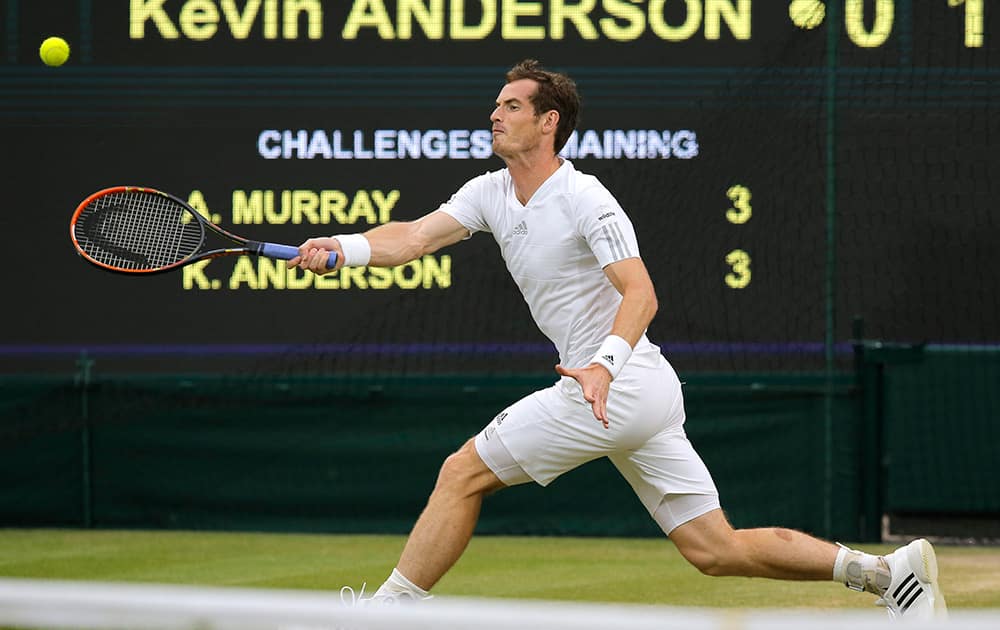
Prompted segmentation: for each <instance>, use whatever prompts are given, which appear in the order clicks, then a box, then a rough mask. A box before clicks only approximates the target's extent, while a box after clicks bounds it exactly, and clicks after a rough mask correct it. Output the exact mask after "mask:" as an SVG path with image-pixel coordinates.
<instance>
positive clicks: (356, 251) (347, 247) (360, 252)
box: [333, 234, 372, 267]
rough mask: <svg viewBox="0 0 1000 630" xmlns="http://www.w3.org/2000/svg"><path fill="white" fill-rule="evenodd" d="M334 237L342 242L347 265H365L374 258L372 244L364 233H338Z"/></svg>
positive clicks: (341, 246)
mask: <svg viewBox="0 0 1000 630" xmlns="http://www.w3.org/2000/svg"><path fill="white" fill-rule="evenodd" d="M333 238H335V239H337V241H339V242H340V249H341V251H342V252H344V266H345V267H364V266H365V265H367V264H368V261H369V260H371V259H372V246H371V243H369V242H368V239H367V238H365V236H364V234H336V235H334V237H333Z"/></svg>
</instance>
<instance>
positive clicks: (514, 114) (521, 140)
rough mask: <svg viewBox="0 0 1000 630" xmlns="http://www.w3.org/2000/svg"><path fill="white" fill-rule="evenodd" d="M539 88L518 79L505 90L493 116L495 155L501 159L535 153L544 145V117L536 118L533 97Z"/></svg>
mask: <svg viewBox="0 0 1000 630" xmlns="http://www.w3.org/2000/svg"><path fill="white" fill-rule="evenodd" d="M537 89H538V84H537V83H536V82H535V81H533V80H531V79H518V80H517V81H511V82H510V83H508V84H507V85H505V86H503V89H502V90H500V95H499V96H497V106H496V109H494V110H493V114H492V115H490V121H491V122H492V123H493V152H494V153H496V154H497V155H498V156H500V157H502V158H511V157H514V156H516V155H518V154H522V153H526V152H528V151H531V150H533V149H536V148H537V147H538V145H539V144H540V143H541V141H542V136H543V134H542V124H543V118H544V117H542V116H537V115H536V114H535V107H534V105H532V104H531V95H532V94H534V93H535V90H537Z"/></svg>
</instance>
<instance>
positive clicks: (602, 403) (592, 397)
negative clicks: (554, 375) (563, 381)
mask: <svg viewBox="0 0 1000 630" xmlns="http://www.w3.org/2000/svg"><path fill="white" fill-rule="evenodd" d="M556 372H558V373H559V374H560V375H561V376H568V377H570V378H573V379H576V382H577V383H579V384H580V387H582V388H583V399H584V400H586V401H587V402H589V403H590V406H591V408H592V409H593V410H594V417H595V418H597V419H598V420H600V421H601V424H603V425H604V428H605V429H607V428H608V391H609V390H610V389H611V373H610V372H608V370H607V368H605V367H604V366H603V365H600V364H598V363H591V364H590V365H588V366H587V367H585V368H572V369H567V368H564V367H563V366H561V365H557V366H556Z"/></svg>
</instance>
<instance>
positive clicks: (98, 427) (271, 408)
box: [0, 344, 1000, 540]
mask: <svg viewBox="0 0 1000 630" xmlns="http://www.w3.org/2000/svg"><path fill="white" fill-rule="evenodd" d="M858 352H859V354H858V356H859V370H858V372H857V373H856V374H855V373H843V374H837V375H835V376H833V377H832V378H828V377H827V376H825V375H802V374H797V375H775V374H769V375H766V376H764V375H761V376H755V375H746V374H745V375H727V376H710V375H693V376H690V377H686V378H685V380H686V386H685V388H686V389H685V392H686V401H687V412H688V422H687V430H688V433H689V435H690V437H691V440H692V442H693V443H694V444H695V446H696V448H697V449H698V450H699V451H700V452H701V454H702V456H703V457H704V459H705V460H706V462H707V463H708V465H709V468H710V469H711V470H712V472H713V475H714V477H715V480H716V483H717V485H718V487H719V490H720V493H721V497H722V501H723V506H724V507H725V508H726V510H727V512H728V514H729V516H730V518H731V520H732V521H733V522H734V523H735V524H736V525H737V526H742V527H746V526H755V525H766V524H780V525H783V526H788V527H794V528H798V529H802V530H806V531H810V532H814V533H817V534H820V535H824V536H827V537H832V538H839V539H844V540H876V539H878V538H879V535H880V532H879V526H880V521H881V518H882V516H883V515H884V514H894V513H898V514H900V515H911V516H912V515H914V514H926V515H935V516H942V515H945V516H947V515H954V516H964V517H969V516H975V517H979V518H986V519H989V518H992V517H995V516H996V515H997V514H1000V474H997V473H998V469H997V464H996V463H995V457H994V451H995V450H996V447H997V445H998V444H1000V426H998V424H997V423H996V421H995V415H996V412H997V409H1000V401H998V400H997V398H998V394H997V388H996V385H997V384H998V383H1000V354H998V353H995V352H979V353H974V352H973V353H970V352H969V351H967V350H962V351H960V352H957V351H956V352H949V351H947V350H942V349H922V348H909V347H904V348H900V347H887V346H884V345H880V344H868V345H866V346H864V347H859V351H858ZM552 380H553V379H552V378H551V377H548V376H523V377H507V378H502V379H501V378H493V379H488V378H484V377H468V376H454V377H385V378H382V377H377V376H365V377H359V376H353V377H324V378H309V379H305V378H300V379H282V378H278V377H274V378H263V377H255V378H246V379H237V378H229V377H221V376H214V377H212V376H162V375H161V376H144V377H138V376H132V377H126V376H103V377H95V378H93V379H91V380H90V382H89V383H84V382H81V381H80V380H79V379H77V380H76V381H74V380H73V379H71V378H58V377H48V378H39V377H8V378H5V379H4V380H3V381H0V401H2V402H0V412H2V418H3V420H2V424H0V479H2V480H3V481H2V484H0V525H6V526H39V525H48V526H68V527H78V526H91V527H111V528H126V527H127V528H185V529H235V530H248V529H249V530H269V531H314V532H395V533H405V532H406V531H408V529H409V527H410V526H411V525H412V523H413V521H414V519H415V518H416V516H417V515H418V514H419V512H420V510H421V509H422V507H423V503H424V501H425V499H426V497H427V495H428V493H429V492H430V490H431V488H432V486H433V484H434V480H435V477H436V474H437V470H438V467H439V465H440V463H441V461H442V460H443V459H444V457H446V456H447V455H448V453H450V452H451V451H452V450H453V449H455V448H456V447H458V446H459V445H460V444H461V443H462V442H463V441H464V440H466V439H468V438H469V437H470V436H471V435H473V434H474V433H475V432H476V431H478V429H479V428H480V427H481V426H482V425H484V424H485V423H486V422H487V421H488V420H489V419H490V418H491V417H492V416H493V415H495V414H496V413H497V412H498V411H499V410H501V409H502V408H503V407H505V406H506V405H507V404H509V403H510V402H512V401H514V400H516V399H517V398H519V397H520V396H522V395H524V394H526V393H528V392H530V391H532V390H534V389H537V388H538V387H541V386H545V385H547V384H548V383H551V382H552ZM479 531H480V532H481V533H492V534H541V535H548V534H574V535H623V536H647V535H648V536H655V535H658V530H657V529H656V527H655V525H654V524H653V523H652V521H651V520H650V519H649V518H648V516H647V515H646V514H645V512H644V510H643V509H642V507H641V506H640V505H639V503H638V501H637V500H636V499H635V497H634V496H633V495H632V493H631V490H630V489H629V488H628V486H627V484H626V483H625V482H624V481H623V480H622V479H621V478H620V477H619V476H618V473H617V472H616V471H615V470H614V469H613V467H612V466H611V465H610V464H609V463H607V462H606V461H598V462H593V463H591V464H588V465H586V466H584V467H582V468H581V469H579V470H577V471H574V472H572V473H570V474H568V475H566V476H565V477H563V478H561V479H559V480H557V481H556V482H555V483H554V484H553V485H552V486H551V487H550V488H548V489H544V490H543V489H542V488H538V487H536V486H533V485H531V486H523V487H519V488H515V489H511V490H508V491H505V492H501V493H498V494H496V495H494V496H492V497H490V498H489V499H487V502H486V505H485V507H484V510H483V514H482V520H481V522H480V525H479Z"/></svg>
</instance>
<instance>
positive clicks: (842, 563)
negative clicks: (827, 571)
mask: <svg viewBox="0 0 1000 630" xmlns="http://www.w3.org/2000/svg"><path fill="white" fill-rule="evenodd" d="M850 552H851V550H850V549H848V548H847V547H844V546H843V545H841V546H840V551H838V552H837V560H836V562H834V563H833V581H834V582H839V583H840V584H846V583H847V562H846V560H847V554H849V553H850Z"/></svg>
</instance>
